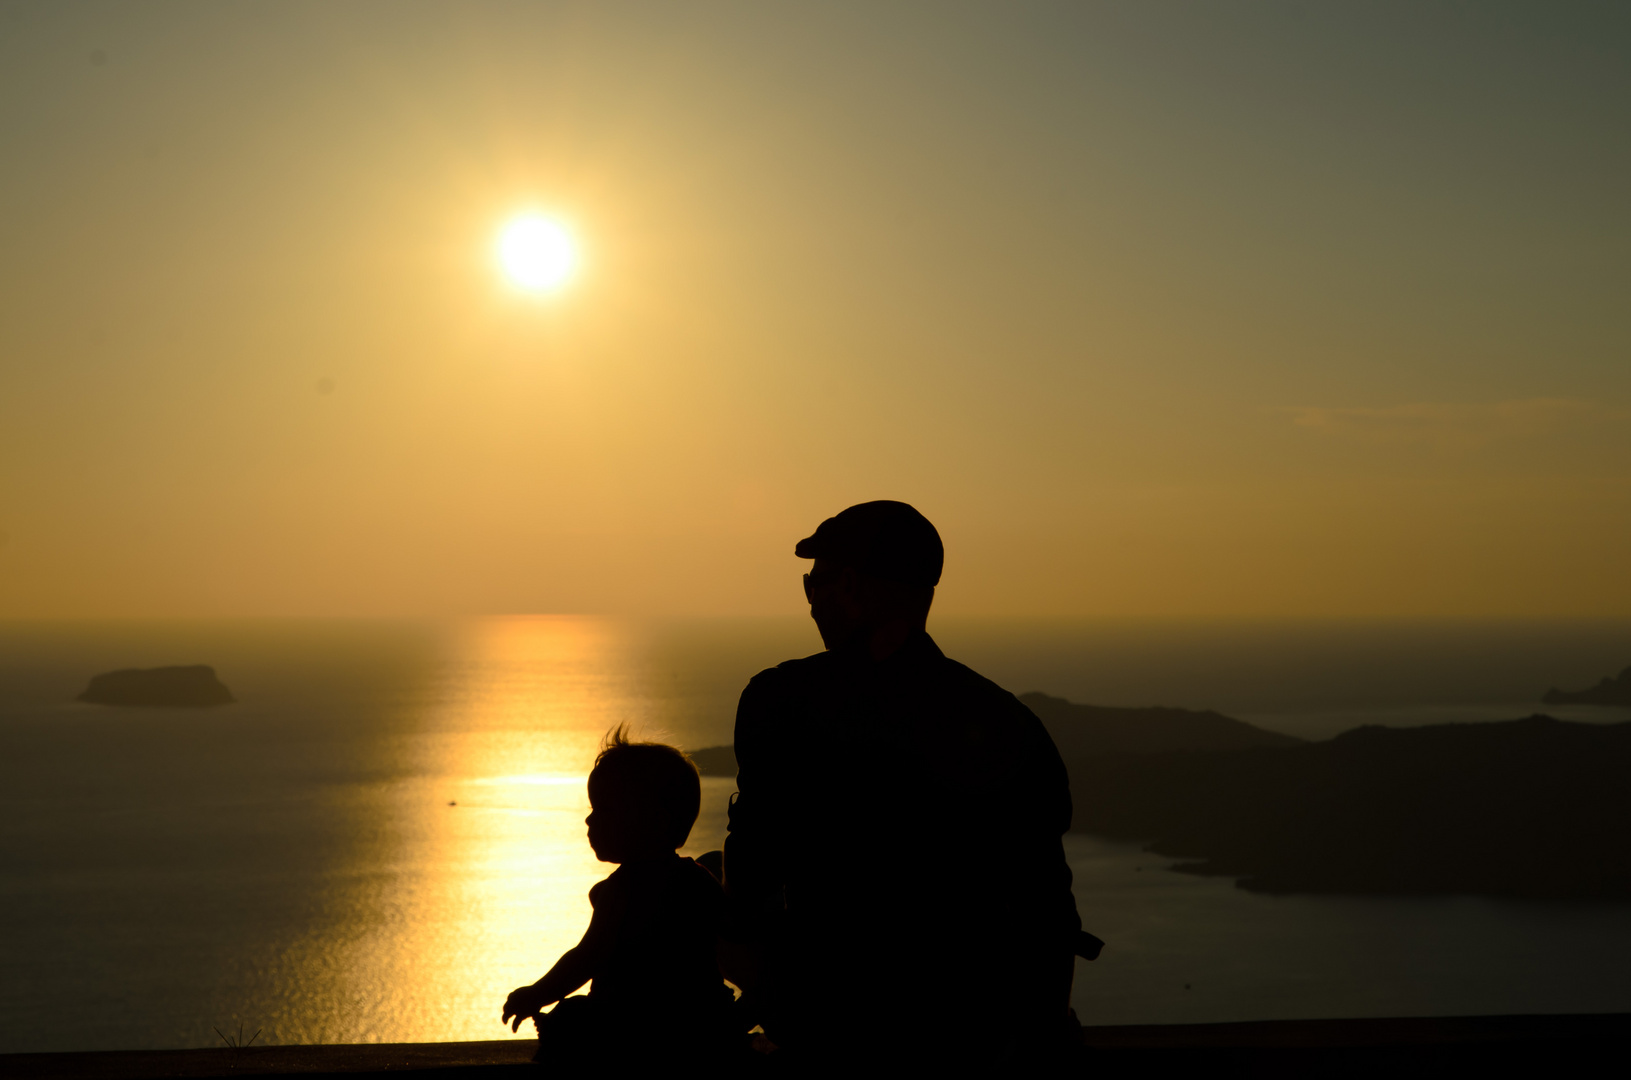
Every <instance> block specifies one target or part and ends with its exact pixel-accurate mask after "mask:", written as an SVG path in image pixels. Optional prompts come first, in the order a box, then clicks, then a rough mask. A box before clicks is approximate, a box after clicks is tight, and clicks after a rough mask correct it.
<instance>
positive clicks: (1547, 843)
mask: <svg viewBox="0 0 1631 1080" xmlns="http://www.w3.org/2000/svg"><path fill="white" fill-rule="evenodd" d="M1621 678H1622V679H1624V678H1625V677H1624V676H1622V677H1621ZM1020 700H1021V701H1023V702H1024V703H1025V704H1026V705H1028V706H1029V707H1030V708H1031V710H1032V711H1033V712H1035V713H1036V714H1037V716H1038V717H1039V718H1040V719H1041V720H1042V722H1043V724H1044V725H1045V726H1046V727H1047V729H1048V731H1049V733H1050V734H1051V735H1052V736H1053V740H1054V743H1055V744H1056V745H1057V746H1058V747H1059V751H1060V754H1061V756H1062V757H1063V758H1064V759H1065V765H1066V767H1067V768H1068V769H1069V771H1070V788H1071V798H1072V801H1073V802H1074V804H1075V816H1074V820H1073V822H1072V828H1073V829H1075V830H1076V831H1079V832H1086V833H1093V834H1096V835H1099V836H1104V837H1108V838H1111V839H1118V840H1132V841H1138V842H1141V843H1144V844H1146V845H1148V846H1147V848H1146V850H1148V851H1152V852H1154V853H1156V854H1158V855H1166V856H1170V857H1172V858H1174V859H1178V860H1182V861H1181V862H1179V864H1178V865H1177V866H1175V867H1174V869H1176V870H1181V871H1185V872H1188V873H1196V874H1209V875H1210V874H1216V875H1222V876H1229V877H1233V878H1236V879H1237V883H1238V885H1239V886H1240V887H1241V888H1243V889H1248V890H1251V891H1254V892H1267V893H1298V892H1302V893H1357V894H1384V895H1434V894H1437V895H1443V894H1451V893H1468V894H1481V895H1485V896H1511V897H1530V898H1536V899H1553V900H1586V899H1590V900H1631V831H1627V830H1626V829H1625V828H1624V822H1626V821H1628V820H1631V786H1628V785H1626V784H1625V783H1624V780H1623V778H1624V777H1625V776H1628V775H1631V723H1622V724H1606V725H1605V724H1581V723H1568V722H1564V721H1560V720H1554V719H1552V718H1551V717H1548V716H1531V717H1529V718H1528V719H1525V720H1511V721H1501V722H1492V723H1475V724H1440V725H1434V726H1430V727H1417V728H1385V727H1377V726H1369V727H1361V728H1357V729H1355V730H1353V731H1349V732H1346V733H1344V734H1342V735H1339V736H1337V737H1336V738H1335V739H1331V740H1329V741H1326V742H1316V743H1310V742H1304V741H1302V740H1300V739H1295V738H1292V737H1291V736H1289V735H1281V734H1278V733H1276V732H1271V731H1264V730H1262V729H1261V728H1256V727H1253V726H1252V725H1250V724H1247V723H1244V722H1242V721H1239V720H1235V719H1232V718H1230V717H1227V716H1223V715H1220V714H1218V713H1215V712H1193V711H1190V710H1186V709H1168V708H1149V709H1123V708H1104V707H1096V706H1090V705H1078V704H1075V703H1072V702H1069V701H1065V700H1064V699H1062V698H1056V697H1050V696H1048V695H1046V694H1035V693H1032V694H1023V695H1021V697H1020ZM691 757H692V760H694V761H696V762H697V765H698V768H699V769H700V770H701V771H702V772H703V774H704V775H709V776H733V775H735V772H736V756H735V754H734V752H733V750H732V748H731V747H729V746H716V747H709V748H707V749H705V750H697V751H693V752H692V753H691ZM841 760H842V754H839V755H835V761H841ZM839 767H841V766H839Z"/></svg>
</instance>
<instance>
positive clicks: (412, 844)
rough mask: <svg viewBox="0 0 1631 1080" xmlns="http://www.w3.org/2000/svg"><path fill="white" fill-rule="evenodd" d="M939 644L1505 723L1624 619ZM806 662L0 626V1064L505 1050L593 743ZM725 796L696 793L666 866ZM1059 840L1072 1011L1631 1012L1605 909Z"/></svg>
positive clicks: (701, 651)
mask: <svg viewBox="0 0 1631 1080" xmlns="http://www.w3.org/2000/svg"><path fill="white" fill-rule="evenodd" d="M936 629H937V636H938V638H939V639H940V641H941V643H942V644H943V645H944V646H945V647H946V648H947V651H948V652H950V653H952V654H953V655H954V656H958V657H959V658H961V659H964V660H966V661H968V662H969V663H971V664H973V665H974V666H975V667H977V668H979V669H981V670H982V671H984V672H985V673H986V674H989V675H991V676H992V677H994V678H996V679H997V680H998V681H999V682H1002V683H1003V684H1004V685H1007V686H1009V687H1010V688H1011V689H1014V690H1016V691H1023V690H1029V689H1038V690H1044V691H1047V692H1049V693H1055V694H1059V695H1062V696H1066V697H1070V698H1072V699H1074V700H1080V701H1093V702H1098V703H1104V704H1156V703H1162V704H1171V705H1184V706H1189V707H1196V708H1201V707H1207V708H1218V709H1221V710H1223V711H1226V712H1232V713H1233V714H1235V715H1240V716H1244V717H1247V718H1250V719H1252V720H1253V721H1254V722H1256V723H1260V724H1263V725H1264V726H1269V727H1275V728H1278V729H1280V730H1285V731H1289V732H1292V733H1295V734H1300V735H1304V736H1307V737H1325V736H1327V735H1329V734H1333V733H1334V732H1335V731H1337V730H1341V729H1343V728H1346V727H1351V726H1353V725H1354V724H1355V723H1359V722H1366V721H1378V720H1379V721H1381V722H1388V723H1424V722H1434V721H1438V720H1445V719H1496V718H1509V717H1512V716H1517V715H1523V714H1526V713H1528V712H1531V711H1535V709H1536V707H1537V706H1536V705H1535V704H1534V703H1535V701H1536V699H1537V698H1538V696H1539V693H1540V692H1541V691H1542V690H1544V689H1545V687H1546V686H1547V685H1550V684H1553V683H1556V684H1562V685H1568V686H1571V687H1572V686H1576V685H1581V686H1583V685H1586V684H1589V683H1591V682H1595V681H1596V679H1598V678H1599V677H1601V676H1602V675H1604V674H1609V673H1611V672H1615V671H1618V670H1619V668H1620V667H1622V666H1624V665H1625V664H1626V663H1628V662H1631V624H1626V623H1619V624H1608V623H1595V624H1524V625H1519V624H1479V625H1438V626H1415V627H1398V626H1394V627H1389V626H1368V627H1367V626H1359V627H1354V626H1346V627H1345V626H1298V627H1286V626H1220V625H1212V626H1171V625H1153V624H1151V625H1127V624H1123V625H1114V626H1112V625H1102V624H1062V623H1053V624H1042V623H993V622H984V623H968V622H965V623H956V622H950V623H946V624H943V625H941V626H938V627H937V628H936ZM818 647H819V646H818V642H817V641H816V638H815V635H814V633H813V631H812V630H811V629H809V628H808V626H807V624H805V623H803V622H802V621H783V620H757V621H755V620H730V621H713V622H693V623H668V624H651V625H643V624H630V623H619V622H611V621H605V620H596V619H583V618H565V617H562V618H511V619H489V620H481V621H473V622H467V623H460V624H445V625H406V624H365V623H316V622H299V623H295V622H289V623H273V622H256V623H210V624H200V623H191V624H185V623H176V624H150V623H123V624H98V625H81V624H49V625H9V626H4V625H0V791H3V792H4V795H3V796H0V798H3V800H4V802H3V804H0V805H3V808H4V813H3V814H0V971H3V982H0V1051H22V1050H56V1049H115V1048H142V1047H174V1046H202V1045H208V1044H210V1043H211V1042H213V1041H215V1040H216V1036H215V1035H214V1033H213V1032H212V1031H211V1027H212V1025H213V1026H219V1027H220V1028H222V1029H223V1030H229V1029H230V1030H233V1031H236V1029H237V1026H238V1024H239V1023H240V1022H241V1023H243V1024H244V1025H245V1028H246V1034H247V1032H249V1031H253V1030H254V1029H256V1028H262V1029H264V1033H263V1034H262V1036H261V1039H262V1040H263V1041H269V1042H274V1043H277V1042H282V1043H289V1042H339V1041H346V1042H352V1041H412V1040H443V1039H480V1038H499V1037H504V1036H507V1035H508V1029H507V1028H502V1027H501V1026H500V1025H499V1023H498V1011H499V1005H500V1004H501V1002H502V1000H503V997H504V995H505V994H506V993H507V992H508V991H509V990H510V989H511V988H513V987H515V986H518V985H520V984H522V983H524V982H530V981H532V980H533V979H535V978H537V977H538V975H540V974H541V973H542V972H543V971H544V969H545V968H547V966H548V965H549V964H550V963H551V962H552V961H553V960H554V959H555V957H556V956H557V955H558V954H559V953H560V952H561V951H562V950H563V949H565V948H567V947H568V946H570V945H571V944H572V943H573V942H575V941H576V939H577V937H578V935H579V934H581V932H582V930H583V927H584V926H585V925H586V924H587V919H588V914H589V909H588V902H587V899H586V894H587V891H588V888H589V886H590V885H591V884H593V883H594V882H595V881H596V880H598V879H599V878H601V877H603V876H604V874H605V872H606V871H607V870H608V869H610V868H609V867H607V866H604V865H602V864H598V863H596V862H595V861H594V859H593V856H592V855H591V854H590V852H589V850H588V846H587V844H586V843H585V842H584V839H583V826H582V820H583V817H584V815H585V814H586V813H587V809H588V807H587V802H586V799H585V796H584V791H583V777H584V775H585V773H586V772H587V769H588V766H589V763H590V762H591V760H592V758H593V755H594V750H595V746H596V743H597V741H598V739H599V738H600V736H601V734H602V733H603V732H604V731H605V730H606V729H607V728H608V727H610V726H612V725H613V724H615V723H618V722H624V721H627V722H630V723H632V724H634V725H635V726H636V727H637V729H638V730H640V731H641V732H643V733H645V734H648V735H660V736H662V737H666V738H669V739H671V740H673V741H675V742H678V743H679V744H681V745H684V746H688V747H697V746H706V745H713V744H718V743H723V742H727V741H729V737H730V724H731V710H732V708H733V705H734V700H735V696H736V694H737V693H738V692H739V691H740V688H741V686H742V684H743V683H744V682H745V681H746V679H747V678H748V677H749V676H750V675H751V674H752V673H753V672H754V671H756V670H758V669H759V668H762V667H764V666H767V665H769V664H771V663H774V662H776V661H778V660H780V659H784V658H786V657H788V656H794V655H802V654H804V653H808V652H811V651H814V650H815V649H816V648H818ZM195 662H204V663H210V664H213V665H215V667H216V668H217V670H218V671H219V672H220V674H221V676H222V678H223V679H224V680H225V681H226V682H227V683H228V685H229V686H231V687H232V689H233V691H234V692H235V693H236V694H237V696H238V698H239V699H240V703H239V704H237V705H234V706H230V707H227V708H224V709H217V710H209V711H202V712H191V711H166V710H151V711H122V710H109V709H101V708H96V707H91V706H82V705H78V704H75V703H73V702H72V700H71V699H72V697H73V695H74V694H75V693H77V692H78V691H79V690H80V689H81V688H82V687H83V685H84V681H85V680H86V678H88V677H89V676H90V675H92V674H94V673H96V672H99V671H104V670H108V669H111V668H116V667H128V666H147V665H156V664H164V663H195ZM1551 711H1553V712H1554V714H1557V712H1558V710H1551ZM1569 712H1570V713H1571V714H1576V713H1577V714H1579V715H1581V716H1582V717H1589V718H1594V719H1618V718H1619V717H1618V716H1617V715H1614V714H1609V715H1606V716H1605V715H1604V714H1602V713H1601V712H1599V711H1595V710H1570V711H1569ZM731 789H732V784H731V783H730V782H729V781H725V780H708V781H705V790H704V809H703V815H702V819H701V820H700V821H699V822H698V824H697V828H696V830H695V832H694V833H693V840H692V845H691V847H690V849H688V850H689V851H691V852H692V853H695V852H700V851H703V850H706V849H708V848H711V847H716V846H718V844H719V842H720V839H721V837H722V835H723V830H724V808H725V802H726V799H727V797H728V795H729V792H730V790H731ZM838 842H841V840H840V841H838ZM1069 851H1070V855H1071V859H1072V865H1073V866H1074V867H1075V869H1076V872H1077V897H1078V903H1079V906H1080V908H1081V910H1082V913H1083V916H1084V919H1085V921H1086V923H1087V925H1088V927H1089V928H1090V929H1092V930H1094V931H1095V932H1096V933H1098V934H1099V935H1100V936H1102V937H1104V938H1106V939H1107V940H1108V941H1109V942H1110V947H1109V948H1108V949H1107V950H1106V952H1105V954H1104V957H1103V959H1101V960H1100V961H1099V962H1098V963H1096V964H1091V965H1089V964H1085V963H1084V964H1079V966H1078V974H1077V989H1076V994H1075V998H1076V1005H1077V1009H1078V1011H1079V1012H1080V1013H1081V1015H1082V1016H1083V1017H1084V1019H1086V1020H1088V1021H1089V1022H1098V1023H1162V1022H1178V1021H1205V1020H1233V1019H1254V1018H1256V1019H1262V1018H1277V1017H1317V1016H1361V1015H1399V1014H1434V1013H1437V1014H1452V1013H1490V1012H1545V1011H1605V1010H1626V1009H1631V908H1625V907H1616V906H1589V905H1547V904H1533V903H1510V902H1495V901H1488V900H1480V899H1473V898H1456V899H1447V900H1432V901H1411V900H1371V899H1361V898H1329V897H1326V898H1313V897H1289V898H1285V897H1282V898H1269V897H1260V896H1254V895H1251V894H1248V893H1244V892H1241V891H1240V890H1237V889H1234V888H1232V887H1231V884H1230V883H1229V882H1228V881H1226V880H1215V879H1199V878H1193V877H1188V876H1184V875H1179V874H1173V873H1170V872H1167V871H1166V870H1165V869H1164V865H1165V864H1164V863H1163V861H1162V860H1159V859H1156V858H1153V857H1151V856H1148V855H1144V854H1142V853H1140V852H1139V851H1138V849H1137V848H1136V847H1135V846H1126V845H1110V844H1106V843H1103V842H1100V841H1096V840H1093V839H1091V838H1088V837H1081V836H1073V837H1071V838H1070V842H1069ZM965 1007H966V1003H959V1002H948V1003H947V1009H948V1015H954V1014H955V1013H956V1012H957V1011H958V1010H960V1009H962V1008H965Z"/></svg>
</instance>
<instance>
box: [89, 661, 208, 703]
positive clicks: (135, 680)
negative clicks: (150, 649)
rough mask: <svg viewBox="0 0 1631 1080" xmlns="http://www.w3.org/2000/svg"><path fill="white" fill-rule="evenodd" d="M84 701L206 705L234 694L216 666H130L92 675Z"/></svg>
mask: <svg viewBox="0 0 1631 1080" xmlns="http://www.w3.org/2000/svg"><path fill="white" fill-rule="evenodd" d="M78 700H80V701H88V702H90V703H91V704H93V705H121V706H134V707H140V708H202V707H204V706H209V705H229V704H231V703H232V702H234V701H236V700H237V699H236V698H234V697H233V696H232V691H230V690H228V689H227V688H226V686H225V684H223V683H222V682H221V680H220V679H217V678H216V677H215V669H214V668H212V667H209V666H207V665H205V664H192V665H187V666H181V667H158V668H127V669H125V670H123V671H110V672H107V673H106V674H103V675H97V676H94V677H92V679H91V681H90V683H89V685H87V686H86V687H85V692H84V693H82V694H80V695H79V699H78Z"/></svg>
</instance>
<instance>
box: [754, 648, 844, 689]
mask: <svg viewBox="0 0 1631 1080" xmlns="http://www.w3.org/2000/svg"><path fill="white" fill-rule="evenodd" d="M833 664H834V657H833V654H832V653H830V652H818V653H815V654H814V655H811V656H801V657H799V658H798V659H796V660H783V661H782V662H781V663H779V664H777V665H776V666H775V667H772V668H765V669H764V670H763V671H761V672H759V674H757V675H755V676H754V677H753V678H751V679H749V680H748V689H749V690H750V691H752V690H755V689H757V690H771V691H773V690H777V689H780V688H783V687H795V686H798V685H800V684H802V683H806V682H809V681H811V680H814V679H820V678H823V677H825V676H826V675H827V674H828V673H829V672H831V670H832V668H833Z"/></svg>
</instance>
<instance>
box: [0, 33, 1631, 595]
mask: <svg viewBox="0 0 1631 1080" xmlns="http://www.w3.org/2000/svg"><path fill="white" fill-rule="evenodd" d="M1628 52H1631V16H1627V15H1626V14H1625V12H1624V9H1623V8H1618V7H1614V6H1604V7H1601V8H1595V7H1570V6H1559V5H1537V4H1527V5H1514V4H1495V3H1492V4H1484V5H1478V6H1475V7H1466V6H1462V5H1444V6H1434V5H1426V4H1420V3H1410V4H1392V5H1390V4H1369V5H1353V6H1348V7H1345V8H1343V9H1341V10H1338V9H1337V8H1336V7H1335V6H1331V7H1326V6H1311V5H1307V4H1300V3H1298V4H1290V3H1287V4H1263V3H1259V4H1247V3H1242V4H1237V5H1209V4H1200V3H1196V4H1187V5H1185V4H1131V3H1128V4H1112V5H1092V4H1085V5H990V6H946V5H940V4H922V5H909V4H901V5H889V6H888V7H887V8H884V9H882V10H879V8H878V6H877V5H870V4H856V5H822V6H820V7H819V8H817V9H809V10H807V9H804V8H800V7H794V6H777V7H774V8H772V7H768V6H765V5H758V4H737V5H715V4H701V5H684V6H677V5H667V4H650V5H603V4H594V5H544V4H532V3H527V4H520V3H517V4H497V3H487V4H482V3H464V4H415V3H406V2H397V3H375V4H367V3H356V4H347V5H331V4H320V3H314V4H298V3H280V4H275V5H218V4H207V3H198V4H175V3H171V4H144V3H114V4H100V5H98V4H77V5H61V4H54V3H36V4H11V5H7V6H6V7H5V8H4V9H3V10H0V534H3V539H4V543H3V546H0V616H17V617H33V616H93V615H258V614H451V613H478V612H525V611H538V612H584V611H588V612H614V613H634V614H639V613H650V614H671V613H687V614H729V613H768V612H787V611H796V610H798V607H799V605H800V603H801V596H800V593H799V588H798V580H797V574H798V573H799V571H800V570H801V569H802V568H803V564H801V563H799V562H798V561H797V560H795V559H793V558H792V555H791V551H792V545H793V542H794V541H795V540H797V539H798V538H799V537H800V536H803V535H805V534H806V533H807V532H809V531H810V530H811V529H812V528H813V527H814V525H815V524H816V523H817V522H818V521H819V520H820V519H821V518H823V517H825V516H827V515H829V514H831V513H833V512H835V511H836V510H838V509H840V508H842V507H843V506H845V505H847V504H849V503H852V502H857V501H861V500H865V499H872V498H899V499H906V500H908V501H911V502H913V503H915V504H916V505H917V506H919V508H920V509H922V510H923V511H924V512H925V513H927V514H928V515H929V516H930V518H931V519H932V520H934V521H935V522H936V524H937V525H939V527H940V529H941V531H942V533H943V535H944V536H945V539H946V543H947V549H948V558H947V571H946V580H945V583H944V586H943V588H942V591H941V598H940V601H939V605H940V609H941V610H943V611H947V612H955V613H962V614H1006V615H1057V616H1106V615H1108V616H1199V617H1275V616H1318V617H1325V616H1333V617H1343V616H1378V615H1405V616H1413V615H1444V616H1467V615H1520V616H1540V615H1590V614H1603V615H1607V614H1615V615H1625V614H1631V558H1628V557H1627V551H1628V549H1631V544H1628V541H1631V350H1628V345H1631V304H1627V303H1626V300H1625V296H1626V292H1627V285H1628V284H1631V257H1628V256H1631V203H1628V202H1627V200H1626V199H1625V194H1624V193H1625V191H1626V190H1628V189H1631V168H1628V166H1631V137H1628V135H1627V132H1631V64H1627V63H1626V59H1627V56H1628ZM529 207H532V208H540V209H543V210H546V211H548V212H551V213H553V214H556V215H558V216H560V217H561V218H562V219H563V220H565V221H567V222H568V223H570V225H571V226H572V228H573V230H574V231H575V233H576V234H577V236H578V238H579V240H580V244H581V248H582V258H583V264H582V267H581V271H580V273H579V274H578V276H577V277H576V279H575V280H574V281H573V282H572V283H571V285H570V286H569V287H568V288H566V289H565V290H563V291H562V292H560V293H559V294H557V295H555V296H553V297H550V298H547V299H543V300H540V299H537V298H532V297H528V296H525V295H522V294H520V293H518V292H517V291H516V290H514V289H513V288H511V287H509V286H507V285H506V283H505V282H504V281H503V280H502V278H501V276H500V275H499V273H498V271H497V269H496V267H495V265H494V261H493V257H492V241H493V237H494V235H495V232H496V230H497V229H498V228H499V226H500V225H501V224H502V223H503V222H504V221H505V220H506V219H507V218H508V217H510V216H511V215H513V214H514V213H516V212H518V211H520V210H523V209H526V208H529ZM325 391H327V392H325Z"/></svg>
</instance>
